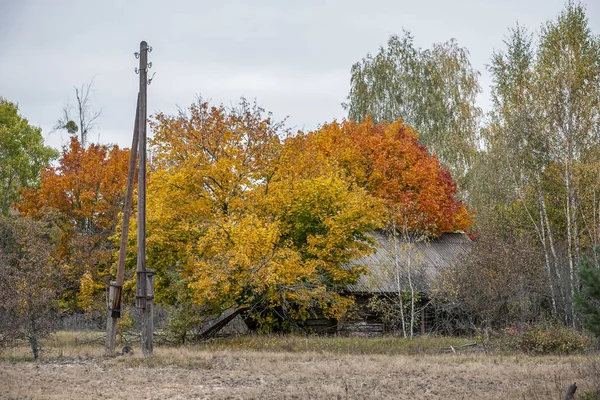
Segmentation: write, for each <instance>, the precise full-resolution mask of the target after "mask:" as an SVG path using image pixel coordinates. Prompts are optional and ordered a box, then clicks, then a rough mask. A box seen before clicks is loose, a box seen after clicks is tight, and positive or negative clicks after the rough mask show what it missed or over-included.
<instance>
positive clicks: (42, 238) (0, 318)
mask: <svg viewBox="0 0 600 400" xmlns="http://www.w3.org/2000/svg"><path fill="white" fill-rule="evenodd" d="M55 217H56V214H48V215H46V216H45V218H43V219H42V220H40V221H37V220H33V219H30V218H16V217H3V216H0V322H1V323H0V338H1V340H9V339H26V340H27V341H28V342H29V344H30V346H31V351H32V353H33V356H34V358H35V359H36V360H37V359H38V357H39V354H40V339H41V338H43V337H44V336H46V335H47V334H48V333H50V332H51V331H52V330H53V328H55V326H56V323H55V321H56V318H57V315H56V313H57V311H58V299H59V297H60V293H61V289H62V287H61V286H62V282H63V280H62V278H63V276H62V270H61V268H60V267H59V263H58V259H57V257H56V250H57V247H58V245H59V238H60V228H58V226H57V225H56V221H55Z"/></svg>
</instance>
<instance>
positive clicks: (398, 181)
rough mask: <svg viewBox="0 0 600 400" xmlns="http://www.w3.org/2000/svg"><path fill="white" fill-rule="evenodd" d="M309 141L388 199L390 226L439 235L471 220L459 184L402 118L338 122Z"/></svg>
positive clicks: (360, 183) (461, 227)
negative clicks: (383, 120)
mask: <svg viewBox="0 0 600 400" xmlns="http://www.w3.org/2000/svg"><path fill="white" fill-rule="evenodd" d="M307 141H308V142H309V143H311V144H312V146H314V148H315V149H317V150H316V151H318V152H319V153H320V154H322V156H321V157H323V158H326V159H330V160H332V161H333V162H334V163H336V164H337V165H339V166H340V167H342V169H343V170H344V172H345V174H346V175H347V176H348V177H350V178H351V179H352V180H353V181H354V182H355V183H356V184H357V185H358V186H360V187H363V188H365V189H366V190H367V191H368V192H369V193H370V194H371V195H372V196H374V197H376V198H378V199H380V200H382V201H383V202H384V204H385V205H386V209H387V212H388V214H387V222H388V225H389V226H391V224H392V223H394V224H395V225H396V226H397V227H398V230H400V227H405V228H406V229H407V230H408V231H410V232H418V233H419V234H422V235H425V236H439V235H440V234H441V233H443V232H453V231H457V230H463V231H464V230H467V229H468V228H469V227H470V226H471V224H472V223H473V219H472V214H471V212H470V211H469V210H468V209H467V207H466V206H465V205H464V204H463V203H462V201H460V200H458V199H457V198H456V197H457V196H456V195H457V187H456V183H455V182H454V180H453V179H452V176H451V175H450V172H449V171H448V169H447V168H446V167H444V166H443V165H442V164H441V163H440V162H439V160H438V159H437V157H436V156H435V155H432V154H431V153H430V152H429V151H428V149H427V148H426V147H425V146H423V145H422V144H420V143H419V134H418V133H417V132H416V131H415V130H414V129H412V128H411V127H410V126H408V125H406V124H404V123H403V122H402V121H401V120H398V121H395V122H393V123H387V122H381V123H378V124H375V123H374V122H373V121H372V120H371V119H370V118H367V119H366V120H365V121H364V122H361V123H358V122H353V121H342V122H341V123H338V122H334V123H331V124H326V125H324V126H323V127H322V128H321V129H319V130H318V131H316V132H314V133H312V134H309V135H308V136H307Z"/></svg>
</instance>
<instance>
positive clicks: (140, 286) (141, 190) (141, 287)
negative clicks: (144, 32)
mask: <svg viewBox="0 0 600 400" xmlns="http://www.w3.org/2000/svg"><path fill="white" fill-rule="evenodd" d="M150 51H151V50H150V47H149V46H148V43H146V42H145V41H142V42H141V43H140V53H139V57H140V67H139V74H140V110H139V111H140V115H139V162H138V231H137V282H136V306H137V307H138V308H139V309H140V311H141V317H142V318H141V320H142V354H143V355H144V356H150V355H152V351H153V345H152V339H153V335H154V301H153V297H154V293H153V273H152V271H147V270H146V102H147V85H148V53H149V52H150Z"/></svg>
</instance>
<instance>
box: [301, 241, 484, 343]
mask: <svg viewBox="0 0 600 400" xmlns="http://www.w3.org/2000/svg"><path fill="white" fill-rule="evenodd" d="M373 237H374V239H375V249H376V250H375V252H373V253H372V254H370V255H368V256H365V257H362V258H360V259H357V260H355V261H353V263H352V264H353V265H362V266H364V267H365V268H366V273H365V274H363V275H362V276H361V277H360V278H359V279H358V282H356V284H354V285H351V286H349V287H347V288H346V293H347V294H348V295H352V296H354V297H355V299H356V304H357V309H358V312H357V313H355V315H353V316H350V317H349V318H347V319H345V320H343V321H331V320H326V319H323V318H315V319H311V320H308V321H306V323H305V326H306V327H308V328H310V329H311V330H312V331H315V332H323V333H325V332H330V333H333V332H337V333H342V334H348V335H359V336H375V335H380V334H383V333H390V332H391V331H393V330H397V329H399V326H398V325H397V324H396V325H394V324H392V323H390V321H389V320H390V315H389V314H392V313H394V311H396V313H395V315H396V317H399V314H400V313H399V312H397V311H399V308H400V304H404V307H403V308H404V310H403V311H404V313H405V320H407V322H408V320H410V317H409V316H408V314H410V312H411V310H410V307H409V305H410V304H409V303H410V296H411V294H410V293H411V286H412V293H413V294H414V295H415V298H416V299H417V302H416V305H415V306H416V311H417V312H418V315H416V316H415V317H416V318H415V322H416V324H415V326H413V327H412V329H413V333H414V334H425V333H431V332H434V331H436V329H437V328H436V325H437V321H436V320H435V319H436V318H435V314H436V312H434V311H435V310H434V307H433V305H431V304H430V303H429V301H430V299H431V296H430V293H431V289H432V288H433V287H434V285H435V283H437V282H439V279H440V278H441V274H442V271H444V270H445V269H448V268H454V267H456V266H457V265H459V263H460V262H461V258H462V257H464V256H465V255H466V253H467V252H468V251H469V249H470V248H471V245H472V244H473V242H472V241H471V239H470V238H469V237H468V236H467V235H466V234H464V233H462V232H456V233H444V234H442V235H441V236H440V237H438V238H436V239H432V240H427V241H409V240H406V239H404V238H403V237H401V236H396V237H394V236H392V235H388V234H385V233H382V232H376V233H374V234H373ZM399 295H401V297H400V296H399ZM374 297H377V298H379V299H382V300H383V301H386V300H387V301H388V302H389V304H388V306H389V307H390V308H388V315H387V316H386V315H382V313H381V312H380V311H379V312H378V311H376V310H373V307H372V306H371V305H372V304H373V302H372V301H373V298H374ZM399 299H403V301H404V303H400V301H398V300H399ZM409 329H410V328H409Z"/></svg>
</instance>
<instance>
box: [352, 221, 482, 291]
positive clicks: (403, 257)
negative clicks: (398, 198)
mask: <svg viewBox="0 0 600 400" xmlns="http://www.w3.org/2000/svg"><path fill="white" fill-rule="evenodd" d="M372 236H373V237H374V238H375V241H376V243H375V248H376V251H375V252H374V253H372V254H370V255H368V256H365V257H362V258H360V259H357V260H354V261H353V262H352V263H351V264H352V265H363V266H365V267H366V268H367V273H366V274H363V275H362V276H361V277H360V278H359V279H358V282H356V284H354V285H351V286H349V287H347V290H348V291H349V292H354V293H383V292H388V293H389V292H397V291H398V289H397V288H398V286H397V284H398V277H400V279H401V281H404V282H406V280H407V272H408V270H409V268H410V272H411V279H412V280H413V283H414V284H415V286H416V288H417V290H420V291H424V290H426V289H427V288H428V287H429V285H430V283H431V282H432V280H433V279H435V278H436V277H437V276H438V275H439V273H440V271H442V270H443V269H445V268H449V267H453V266H455V265H457V264H458V263H459V262H460V259H461V257H462V256H464V255H465V254H466V253H467V252H468V251H469V249H470V248H471V245H472V244H473V242H472V241H471V239H469V237H468V236H467V235H465V234H464V233H444V234H442V235H441V236H440V237H439V238H437V239H433V240H429V241H427V242H416V243H414V242H413V243H407V242H406V241H404V240H403V239H402V237H398V238H397V239H396V240H394V237H393V236H391V235H387V234H384V233H381V232H376V233H374V234H372ZM394 242H395V243H394Z"/></svg>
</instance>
